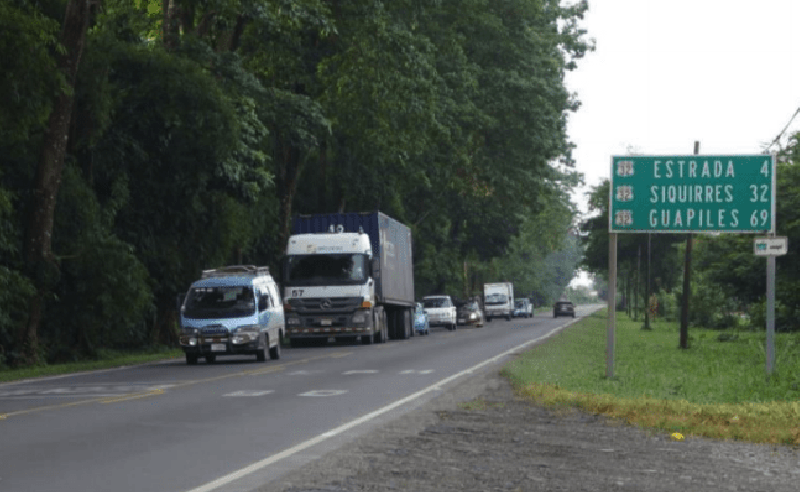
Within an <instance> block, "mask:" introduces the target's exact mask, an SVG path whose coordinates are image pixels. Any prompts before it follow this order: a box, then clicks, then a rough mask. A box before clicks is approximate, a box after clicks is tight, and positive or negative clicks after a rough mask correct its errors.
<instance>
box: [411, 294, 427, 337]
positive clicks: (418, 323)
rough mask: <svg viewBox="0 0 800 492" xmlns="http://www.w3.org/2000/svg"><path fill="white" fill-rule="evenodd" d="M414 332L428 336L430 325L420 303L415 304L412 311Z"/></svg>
mask: <svg viewBox="0 0 800 492" xmlns="http://www.w3.org/2000/svg"><path fill="white" fill-rule="evenodd" d="M414 330H416V332H417V333H419V334H420V335H430V333H431V325H430V323H429V322H428V313H426V312H425V307H424V306H423V305H422V303H421V302H418V303H417V304H416V308H415V309H414Z"/></svg>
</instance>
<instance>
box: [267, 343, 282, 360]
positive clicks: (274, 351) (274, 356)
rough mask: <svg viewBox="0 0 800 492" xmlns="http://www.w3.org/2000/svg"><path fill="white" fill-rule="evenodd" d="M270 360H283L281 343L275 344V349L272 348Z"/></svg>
mask: <svg viewBox="0 0 800 492" xmlns="http://www.w3.org/2000/svg"><path fill="white" fill-rule="evenodd" d="M269 358H270V359H272V360H278V359H280V358H281V342H280V340H278V343H276V344H275V346H274V347H270V349H269Z"/></svg>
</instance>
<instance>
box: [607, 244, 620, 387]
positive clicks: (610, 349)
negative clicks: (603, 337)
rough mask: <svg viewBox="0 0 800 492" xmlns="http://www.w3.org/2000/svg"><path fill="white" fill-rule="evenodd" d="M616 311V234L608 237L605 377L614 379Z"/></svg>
mask: <svg viewBox="0 0 800 492" xmlns="http://www.w3.org/2000/svg"><path fill="white" fill-rule="evenodd" d="M616 309H617V234H615V233H611V234H609V235H608V343H607V346H606V377H607V378H608V379H612V378H613V377H614V322H615V318H616Z"/></svg>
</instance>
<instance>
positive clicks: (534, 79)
mask: <svg viewBox="0 0 800 492" xmlns="http://www.w3.org/2000/svg"><path fill="white" fill-rule="evenodd" d="M587 8H588V6H587V3H586V2H585V1H582V2H577V3H574V4H572V5H570V6H564V5H562V4H561V2H560V1H557V0H492V1H489V0H463V1H460V2H439V1H434V2H418V1H416V0H397V1H392V2H382V1H378V0H332V1H322V0H213V1H197V0H136V1H134V2H130V1H123V0H104V1H103V2H99V3H98V2H90V1H88V0H51V1H44V2H36V3H31V2H25V1H22V0H0V56H2V59H3V60H6V61H7V63H6V64H4V73H3V76H2V77H0V89H2V90H0V94H2V95H0V253H2V256H1V257H0V286H2V287H3V288H2V289H0V308H2V309H0V364H21V363H32V362H37V361H55V360H63V359H74V358H81V357H91V356H93V355H94V354H96V353H97V351H98V350H100V349H102V348H103V347H110V346H114V347H144V346H148V345H151V344H157V343H167V344H169V343H174V336H175V299H176V296H177V295H178V294H179V293H180V292H182V291H183V290H185V288H186V287H187V286H188V284H189V283H190V282H191V281H192V280H193V279H194V277H195V276H196V275H197V274H198V272H199V271H200V270H202V269H203V268H208V267H211V266H217V265H220V264H225V263H255V264H266V265H271V266H273V267H274V266H277V265H278V262H279V260H280V256H281V254H282V252H283V250H284V248H285V244H286V239H287V235H288V233H289V224H290V219H291V216H292V215H293V214H297V213H317V212H336V211H371V210H376V209H379V210H381V211H383V212H385V213H387V214H388V215H390V216H392V217H395V218H397V219H398V220H400V221H402V222H404V223H406V224H408V225H409V226H410V227H411V229H412V234H413V236H412V237H413V241H414V251H413V253H414V260H415V277H416V286H417V294H418V295H420V296H421V295H424V294H428V293H431V292H434V291H437V292H448V293H451V294H453V295H456V296H460V295H462V294H467V295H469V294H470V293H472V292H471V291H475V290H476V289H478V287H477V286H478V285H479V284H480V283H481V282H488V281H499V280H512V281H514V282H515V283H516V284H517V285H518V286H519V287H518V292H521V293H524V294H525V295H529V296H531V297H535V298H537V299H540V302H549V300H552V299H553V298H555V297H557V296H559V295H560V294H561V293H562V292H563V291H564V289H565V288H566V286H567V284H568V283H569V281H570V279H571V278H572V274H573V272H574V270H575V269H576V268H577V264H578V262H579V259H580V257H581V255H582V245H581V244H580V242H579V241H578V240H577V236H576V235H575V233H574V226H575V224H574V222H575V220H574V217H575V206H574V205H573V204H572V203H571V202H570V198H569V197H570V190H571V189H572V188H573V187H574V186H576V185H577V184H578V183H579V176H578V174H577V173H576V172H575V169H574V162H573V161H572V156H571V151H572V148H573V147H574V145H573V143H571V142H570V140H569V138H568V135H567V119H568V116H569V114H570V113H571V112H573V111H576V110H577V109H578V107H579V104H578V99H577V95H575V94H571V93H569V92H568V91H567V89H566V87H565V84H564V76H565V73H566V72H567V71H569V70H572V69H573V68H574V67H575V66H576V63H577V62H579V60H580V59H581V57H583V55H584V54H585V53H586V52H587V51H590V50H591V49H592V48H593V47H592V42H591V41H590V40H588V39H587V37H586V33H585V32H584V31H583V30H582V29H581V28H580V20H581V19H582V17H583V15H584V13H585V12H586V11H587ZM20 52H25V53H26V56H24V57H22V56H18V53H20ZM48 214H51V215H52V218H50V215H48ZM465 265H466V269H465ZM465 272H466V273H465ZM112 327H113V328H112Z"/></svg>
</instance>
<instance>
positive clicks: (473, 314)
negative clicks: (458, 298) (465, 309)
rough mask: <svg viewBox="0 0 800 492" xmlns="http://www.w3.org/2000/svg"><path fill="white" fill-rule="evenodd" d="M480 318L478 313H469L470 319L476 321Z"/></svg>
mask: <svg viewBox="0 0 800 492" xmlns="http://www.w3.org/2000/svg"><path fill="white" fill-rule="evenodd" d="M477 317H478V313H469V319H475V318H477Z"/></svg>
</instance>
